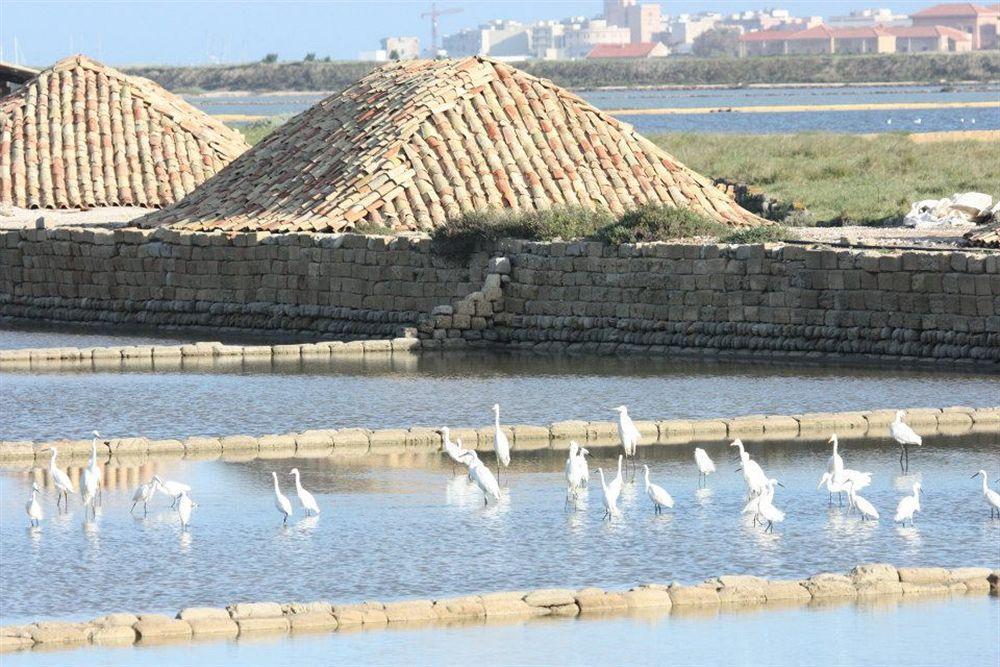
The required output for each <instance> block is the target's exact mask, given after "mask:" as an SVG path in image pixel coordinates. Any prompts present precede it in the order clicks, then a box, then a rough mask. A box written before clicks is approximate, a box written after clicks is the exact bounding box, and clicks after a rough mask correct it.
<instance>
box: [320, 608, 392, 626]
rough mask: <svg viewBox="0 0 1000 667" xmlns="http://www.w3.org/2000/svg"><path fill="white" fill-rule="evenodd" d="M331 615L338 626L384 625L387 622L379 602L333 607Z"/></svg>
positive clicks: (383, 609)
mask: <svg viewBox="0 0 1000 667" xmlns="http://www.w3.org/2000/svg"><path fill="white" fill-rule="evenodd" d="M333 614H334V616H336V617H337V623H338V624H340V625H357V624H358V623H361V624H363V625H385V624H386V623H388V622H389V618H388V616H386V614H385V608H384V605H382V603H381V602H363V603H361V604H353V605H334V607H333Z"/></svg>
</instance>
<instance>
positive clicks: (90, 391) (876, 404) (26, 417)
mask: <svg viewBox="0 0 1000 667" xmlns="http://www.w3.org/2000/svg"><path fill="white" fill-rule="evenodd" d="M62 368H65V369H78V368H80V367H79V366H76V365H71V366H63V367H62ZM100 368H101V369H102V370H100V371H89V370H87V371H78V370H77V371H74V370H68V371H67V372H44V373H34V372H12V373H4V374H0V393H2V395H3V400H4V405H5V407H4V410H3V412H4V415H3V417H4V418H3V419H2V421H0V439H7V440H17V439H31V440H46V439H54V438H63V437H70V438H78V437H84V436H86V435H87V434H89V433H90V431H91V430H93V429H94V428H97V429H98V430H100V431H101V432H102V433H104V434H106V435H108V436H109V437H113V436H124V435H140V434H141V435H146V436H150V437H157V438H158V437H182V436H187V435H195V434H201V435H218V434H231V433H251V434H258V433H273V432H286V431H302V430H306V429H310V428H345V427H367V428H392V427H410V426H440V425H451V426H476V425H484V424H488V423H490V422H491V421H492V414H491V413H490V407H491V406H492V405H493V403H495V402H499V403H500V404H501V406H502V413H501V418H502V420H503V421H504V423H508V424H547V423H551V422H554V421H560V420H565V419H587V420H598V421H611V420H612V419H613V418H614V416H615V414H614V412H613V411H612V409H611V408H612V407H613V406H616V405H621V404H626V405H628V406H629V408H630V413H631V414H632V416H633V417H634V418H635V419H696V418H707V417H733V416H736V415H741V414H757V413H765V414H795V413H801V412H825V411H846V410H869V409H877V408H893V407H917V406H946V405H970V406H974V407H980V406H988V405H995V404H996V403H997V400H998V398H1000V391H998V386H1000V385H998V378H997V376H995V375H992V376H991V375H975V374H967V373H956V372H939V371H935V370H926V371H901V370H896V369H884V368H882V369H877V368H846V367H840V368H838V367H819V366H812V367H810V366H804V367H797V366H791V365H787V366H783V365H780V364H746V363H744V364H739V363H708V362H704V363H703V362H692V361H686V362H685V361H676V360H672V359H666V358H655V357H654V358H645V357H630V358H607V357H547V356H536V355H530V354H528V355H511V354H502V353H482V354H424V355H419V356H417V355H395V356H392V357H391V358H390V357H389V356H388V355H387V356H382V357H367V358H364V359H361V358H355V359H348V358H341V359H337V360H335V361H316V362H304V361H303V362H299V361H295V362H287V363H284V362H282V363H277V362H276V363H274V364H272V363H271V362H270V361H264V362H260V361H250V362H242V361H240V360H238V359H237V360H227V361H225V362H220V363H213V362H212V361H211V360H208V361H205V360H199V361H198V362H197V363H194V364H185V365H184V366H183V367H182V366H181V365H180V364H179V362H177V361H171V362H164V363H157V364H155V365H154V366H153V367H152V368H150V366H149V364H148V363H147V364H145V365H142V364H140V365H138V366H137V368H138V370H135V371H131V370H121V369H122V368H130V367H123V366H121V365H116V366H114V367H113V368H115V369H116V370H112V371H108V370H103V369H106V368H108V367H107V366H104V365H102V366H100ZM53 396H58V397H59V402H58V409H55V408H54V407H53V406H52V397H53ZM96 397H100V399H99V400H97V398H96Z"/></svg>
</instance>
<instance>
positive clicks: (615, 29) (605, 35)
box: [564, 19, 632, 58]
mask: <svg viewBox="0 0 1000 667" xmlns="http://www.w3.org/2000/svg"><path fill="white" fill-rule="evenodd" d="M569 28H570V29H568V30H567V31H566V34H565V35H564V44H565V48H566V55H568V56H569V57H570V58H583V57H585V56H586V55H587V54H589V53H590V52H591V51H592V50H593V48H594V47H595V46H597V45H598V44H629V43H631V42H632V31H631V30H629V28H627V27H623V26H614V25H608V22H607V21H604V20H601V19H595V20H592V21H588V22H587V23H585V24H582V25H581V24H573V25H571V26H569Z"/></svg>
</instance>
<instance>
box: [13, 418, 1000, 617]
mask: <svg viewBox="0 0 1000 667" xmlns="http://www.w3.org/2000/svg"><path fill="white" fill-rule="evenodd" d="M823 440H824V439H820V440H816V441H806V442H803V441H796V442H794V443H790V444H785V443H782V442H767V443H755V442H751V441H748V445H747V447H748V450H749V451H750V453H751V454H752V455H753V456H754V458H755V460H757V461H758V462H759V463H760V464H761V465H762V466H763V468H764V470H765V471H767V473H768V474H769V475H771V476H773V477H775V478H777V479H779V480H780V481H781V482H782V483H783V484H784V487H783V488H779V489H778V494H777V497H776V500H775V504H776V505H777V506H779V507H781V508H783V509H784V510H786V511H787V518H786V520H785V521H784V523H781V524H778V525H776V527H775V530H774V533H773V534H765V533H763V532H762V530H761V528H760V527H759V526H757V527H755V526H753V525H752V524H751V522H750V520H749V517H748V516H741V514H740V509H741V508H742V506H743V503H744V490H743V481H742V477H741V475H740V474H739V473H738V472H737V466H738V461H734V460H733V458H734V456H733V453H732V452H733V450H732V449H731V448H729V447H728V446H727V443H726V442H711V443H707V444H705V445H704V446H705V448H706V450H707V451H708V453H709V454H710V455H711V456H712V457H713V458H714V459H715V461H716V462H717V465H718V472H717V473H716V474H714V475H712V476H711V477H710V478H709V485H708V489H703V490H699V489H698V488H697V485H698V482H697V476H698V475H697V470H696V468H695V466H694V462H693V460H692V457H691V447H690V446H683V447H682V446H678V447H658V448H652V449H644V450H643V451H642V452H641V453H640V456H641V463H647V464H649V466H650V468H651V476H652V478H653V480H654V481H656V482H657V483H660V484H662V485H663V486H664V487H665V488H666V489H667V490H668V491H669V492H670V493H672V494H673V496H674V499H675V501H676V506H675V507H674V509H672V510H668V511H665V512H664V514H662V515H660V516H657V515H654V513H653V511H652V507H651V506H650V503H649V500H648V498H647V497H646V495H645V493H644V492H643V489H642V480H641V470H642V469H641V467H640V477H639V479H638V480H637V482H636V483H626V484H625V488H624V491H623V496H622V499H621V501H620V507H621V510H622V515H621V517H619V518H617V519H616V520H615V521H613V522H611V523H608V522H604V521H602V520H601V515H602V511H603V510H602V507H601V500H600V483H599V481H598V478H597V474H596V468H597V467H598V466H601V467H603V468H604V470H606V471H609V470H611V469H613V467H614V465H615V460H616V458H615V457H616V456H617V453H618V452H617V450H608V449H602V450H595V451H594V452H593V457H592V460H591V464H590V465H591V471H592V472H591V474H592V477H591V485H590V488H589V490H588V493H587V494H586V498H585V500H584V501H583V502H582V503H581V504H580V506H579V507H578V508H577V509H576V510H567V509H564V500H565V491H564V488H565V487H564V485H565V482H564V475H563V472H562V468H563V462H564V456H565V455H564V454H563V453H561V452H556V451H551V450H541V451H537V452H517V451H515V452H514V457H513V462H512V464H511V468H510V472H509V476H507V475H505V476H504V478H503V481H502V484H503V487H504V489H503V491H502V498H501V500H500V502H499V504H496V505H493V504H491V505H490V506H489V507H484V506H483V502H482V496H481V494H480V492H479V490H478V489H477V488H476V487H475V486H474V485H472V484H471V483H470V482H469V481H468V480H467V478H466V476H465V475H464V474H454V473H453V472H452V466H451V464H450V462H448V461H446V460H444V459H443V458H442V456H441V455H440V454H434V453H419V454H418V453H397V454H371V455H364V454H360V455H359V454H353V455H351V454H343V453H342V454H339V455H338V454H336V452H335V454H334V456H332V457H330V458H316V459H305V458H294V459H279V460H255V461H250V462H235V461H191V460H179V459H169V460H160V461H157V460H154V461H149V462H145V463H141V464H134V463H128V462H127V461H124V460H123V461H121V462H112V464H111V465H110V466H109V467H108V468H107V469H106V470H105V477H106V479H107V480H108V490H107V491H106V492H105V496H104V505H103V507H102V508H100V509H99V513H98V517H97V520H96V521H95V522H89V523H85V522H84V517H83V511H82V509H81V506H80V500H79V495H77V494H74V495H73V496H72V497H71V499H70V511H69V513H68V514H62V515H60V514H57V513H56V510H55V504H54V492H53V491H52V489H51V487H50V486H49V484H48V477H47V474H46V473H45V472H44V471H43V470H38V471H36V472H35V473H31V472H21V471H12V470H7V471H0V517H2V521H0V547H2V550H3V554H4V563H3V567H2V568H0V594H2V597H3V600H4V604H3V611H2V614H3V618H2V619H0V623H3V624H8V623H19V622H22V621H25V620H28V619H30V618H33V617H43V618H44V617H50V618H52V617H57V618H74V617H75V618H86V617H92V616H94V615H98V614H102V613H106V612H110V611H125V610H128V611H146V612H168V613H169V612H176V611H177V610H178V609H179V608H181V607H183V606H187V605H194V606H199V605H212V606H219V605H224V604H226V603H229V602H233V601H249V600H275V601H279V602H284V601H294V600H299V601H306V600H314V599H326V600H330V601H338V602H344V601H361V600H365V599H368V600H372V599H376V600H392V599H400V598H408V597H410V598H412V597H443V596H449V595H458V594H469V593H475V592H485V591H497V590H520V589H524V588H534V587H549V586H570V587H583V586H588V585H596V586H602V587H608V588H613V587H627V586H632V585H636V584H637V583H639V582H650V581H652V582H664V583H669V582H670V581H673V580H679V581H683V582H697V581H701V580H703V579H705V578H708V577H711V576H717V575H720V574H741V573H751V574H756V575H761V576H765V577H770V578H797V577H803V576H807V575H811V574H815V573H819V572H824V571H834V572H836V571H846V570H847V569H849V568H851V567H853V566H854V565H855V564H857V563H859V562H890V563H894V564H897V565H943V566H960V565H962V566H964V565H978V566H985V567H993V568H996V567H998V566H1000V552H998V545H1000V522H998V521H997V520H995V519H994V520H991V519H990V518H989V507H988V506H987V504H986V503H985V501H984V499H983V496H982V489H981V486H980V481H979V480H978V479H977V480H970V479H969V476H970V475H971V474H972V473H974V472H976V471H977V470H979V469H980V468H983V469H985V470H987V472H988V473H989V476H990V480H991V481H992V480H994V479H996V478H997V476H998V474H1000V460H998V459H997V456H996V442H995V439H994V438H991V437H988V436H984V435H966V436H962V437H950V438H949V437H944V436H936V437H930V438H927V439H926V440H925V443H924V445H923V447H921V448H920V449H919V450H917V451H915V452H913V453H912V454H911V457H910V474H909V475H907V476H901V475H900V473H899V466H898V462H897V456H896V451H897V450H896V447H895V446H894V445H893V444H892V443H887V442H885V441H884V440H883V441H864V440H850V441H845V442H844V443H843V447H842V449H841V453H842V455H843V456H844V459H845V461H846V462H847V465H848V466H849V467H853V468H856V469H859V470H864V471H870V472H871V473H872V474H873V476H874V481H873V483H872V485H871V487H869V488H867V489H865V490H864V493H863V495H864V496H865V497H866V498H868V499H869V500H870V501H871V502H872V503H873V504H874V505H875V506H876V507H877V508H878V510H879V511H880V512H881V513H882V519H881V521H879V522H875V523H862V522H861V521H860V520H859V519H858V517H857V515H855V514H851V513H848V511H847V510H846V508H844V507H840V506H838V505H837V504H836V502H834V504H833V505H832V506H831V505H830V504H829V498H828V495H827V493H826V491H825V490H819V491H818V490H817V489H816V483H817V481H818V479H819V477H820V474H821V472H822V471H824V470H825V469H826V461H827V458H828V456H829V448H828V446H827V445H826V444H825V442H824V441H823ZM483 458H484V460H487V461H489V463H490V464H492V463H493V457H492V455H489V454H484V455H483ZM292 467H298V468H299V470H301V471H302V479H303V484H304V485H305V486H306V488H308V489H309V490H310V491H311V492H312V493H313V494H314V495H315V496H316V498H317V500H318V503H319V505H320V507H321V510H322V513H321V514H320V516H319V517H317V518H304V517H303V516H302V515H301V513H300V512H298V511H296V515H295V516H293V517H292V519H291V520H290V521H289V524H288V525H287V526H282V525H281V517H280V515H279V513H278V512H277V511H276V510H275V508H274V499H273V498H274V497H273V495H272V481H271V474H270V473H271V471H277V472H278V473H279V479H280V481H281V483H282V485H283V487H284V489H285V490H286V492H288V493H289V494H290V495H292V499H293V503H296V504H297V501H295V499H294V495H293V487H292V486H291V478H290V477H289V476H288V471H289V470H290V469H291V468H292ZM70 473H71V475H75V474H76V473H77V471H76V470H71V471H70ZM154 473H156V474H159V475H160V476H162V477H164V478H166V479H172V480H178V481H183V482H186V483H188V484H190V485H191V486H192V488H193V491H192V496H193V497H194V499H195V500H196V501H197V502H198V507H197V508H196V509H195V513H194V518H193V521H192V526H191V529H190V531H188V532H182V531H181V530H180V527H179V524H178V519H177V514H176V512H174V511H173V510H171V509H170V508H169V504H170V501H169V499H167V498H165V497H163V496H158V497H156V498H155V500H154V501H153V502H152V503H151V506H150V511H149V514H148V516H143V512H142V511H141V509H142V508H141V507H140V508H138V509H137V511H136V513H135V514H130V513H129V507H130V505H131V504H132V501H131V495H132V491H133V488H134V487H135V486H136V485H137V484H138V483H140V482H141V481H145V480H146V479H148V478H149V477H151V476H152V475H153V474H154ZM32 480H35V481H37V482H38V483H39V485H40V486H41V487H42V488H43V489H45V491H44V493H43V496H42V502H43V504H44V507H45V510H46V513H47V518H46V520H45V521H44V522H43V523H42V527H41V528H40V529H39V530H30V529H28V528H27V527H26V526H27V519H26V517H25V515H24V502H25V500H26V498H27V496H28V490H29V488H30V484H31V482H32ZM915 481H920V482H921V483H922V485H923V489H924V495H923V496H922V499H921V504H922V511H921V513H920V514H919V515H918V516H917V519H916V525H915V527H909V526H907V527H906V528H900V527H898V526H896V525H894V524H893V521H892V513H893V510H894V508H895V506H896V503H897V501H898V500H899V498H900V497H902V495H904V494H905V493H908V492H909V489H910V487H911V486H912V484H913V482H915ZM53 568H58V573H59V574H58V578H55V579H53V578H52V577H50V576H49V575H48V574H47V573H51V572H53V571H54V570H53ZM29 574H30V576H28V575H29ZM248 575H251V576H248ZM45 581H49V582H56V585H42V584H41V583H40V582H45ZM985 620H986V619H984V623H985ZM987 628H988V626H987V625H983V626H982V628H981V629H982V630H983V631H986V630H987Z"/></svg>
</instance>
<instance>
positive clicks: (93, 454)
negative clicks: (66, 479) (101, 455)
mask: <svg viewBox="0 0 1000 667" xmlns="http://www.w3.org/2000/svg"><path fill="white" fill-rule="evenodd" d="M90 465H92V466H93V465H97V438H94V439H93V440H91V441H90Z"/></svg>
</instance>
